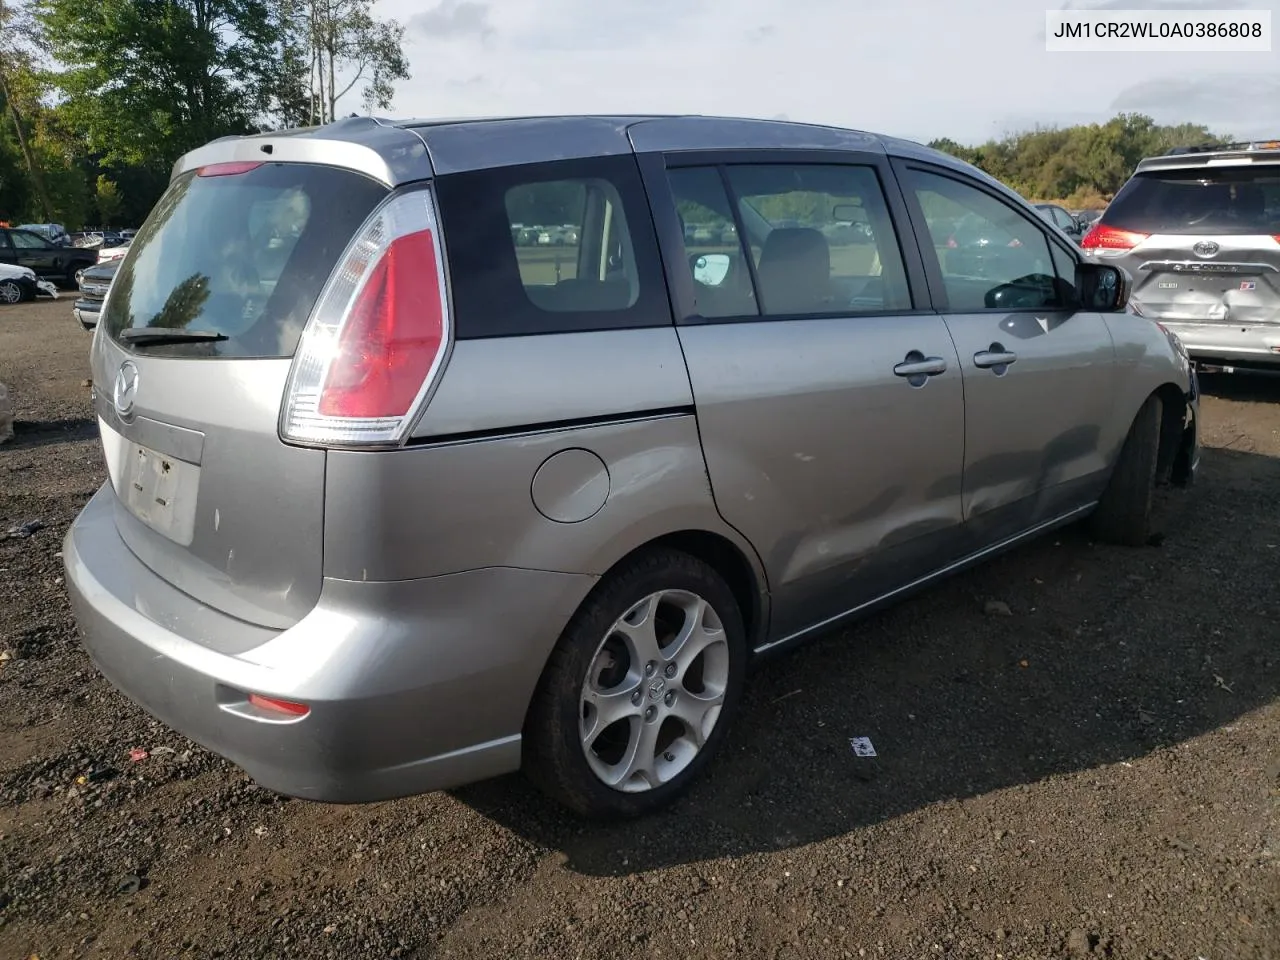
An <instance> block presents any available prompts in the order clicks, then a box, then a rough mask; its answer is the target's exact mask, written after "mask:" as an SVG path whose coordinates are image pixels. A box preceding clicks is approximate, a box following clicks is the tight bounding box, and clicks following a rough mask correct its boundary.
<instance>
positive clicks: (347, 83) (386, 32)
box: [282, 0, 409, 123]
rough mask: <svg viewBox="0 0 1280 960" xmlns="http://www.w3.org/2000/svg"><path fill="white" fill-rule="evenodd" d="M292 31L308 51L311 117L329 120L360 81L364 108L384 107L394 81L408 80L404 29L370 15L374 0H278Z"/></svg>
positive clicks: (386, 106) (387, 102)
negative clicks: (282, 6)
mask: <svg viewBox="0 0 1280 960" xmlns="http://www.w3.org/2000/svg"><path fill="white" fill-rule="evenodd" d="M282 2H283V3H284V4H288V5H290V6H286V7H285V10H286V14H285V18H286V20H288V21H289V22H290V23H291V25H292V31H291V32H292V33H293V34H294V35H295V36H297V37H299V38H300V45H301V46H303V47H305V49H306V51H307V60H306V62H307V70H308V84H307V89H308V92H309V99H310V111H309V113H310V119H311V122H314V123H331V122H333V121H334V120H336V119H337V116H338V101H340V100H341V99H342V98H343V97H345V96H346V95H347V94H348V93H350V92H351V91H352V90H353V89H355V87H356V86H357V85H358V84H361V83H363V87H362V88H361V98H362V100H363V102H364V107H365V109H366V110H367V111H370V112H372V111H373V110H375V109H379V108H380V109H387V108H389V107H390V106H391V100H392V97H393V96H394V94H395V82H396V81H397V80H408V79H409V62H408V60H406V59H405V56H404V50H403V49H402V44H403V41H404V27H402V26H401V25H400V24H399V23H397V22H396V21H394V20H378V19H377V18H375V17H374V16H373V0H282Z"/></svg>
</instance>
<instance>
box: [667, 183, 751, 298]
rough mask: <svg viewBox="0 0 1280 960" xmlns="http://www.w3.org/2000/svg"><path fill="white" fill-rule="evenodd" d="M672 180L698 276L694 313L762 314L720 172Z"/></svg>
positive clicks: (686, 245)
mask: <svg viewBox="0 0 1280 960" xmlns="http://www.w3.org/2000/svg"><path fill="white" fill-rule="evenodd" d="M667 179H668V180H669V181H670V184H671V192H672V194H673V195H674V196H675V201H676V211H677V212H678V213H679V215H680V225H681V228H682V230H683V234H684V252H685V260H686V262H687V263H688V264H689V271H690V274H691V275H692V277H693V288H694V309H695V310H696V311H697V312H698V314H699V315H700V316H703V317H710V318H723V317H747V316H757V315H759V309H758V308H757V307H756V297H755V290H754V288H753V287H752V285H751V268H750V267H749V266H747V258H746V254H745V253H744V252H743V246H742V243H741V241H740V239H739V237H738V228H737V226H736V225H735V224H734V219H733V208H732V206H731V204H730V202H729V195H728V193H726V192H725V187H724V180H723V178H722V177H721V176H720V171H719V169H718V168H716V167H682V168H679V169H675V170H671V171H669V172H668V174H667Z"/></svg>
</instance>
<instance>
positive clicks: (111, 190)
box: [94, 173, 124, 227]
mask: <svg viewBox="0 0 1280 960" xmlns="http://www.w3.org/2000/svg"><path fill="white" fill-rule="evenodd" d="M94 200H95V203H96V205H97V207H98V222H99V223H100V224H101V225H102V226H104V227H105V226H108V225H111V224H116V223H118V222H119V221H120V213H121V211H123V209H124V200H123V198H122V197H121V196H120V188H119V187H117V186H116V184H115V181H114V180H108V179H107V176H106V174H102V173H100V174H98V182H97V189H96V190H95V196H94Z"/></svg>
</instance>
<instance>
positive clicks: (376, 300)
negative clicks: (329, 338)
mask: <svg viewBox="0 0 1280 960" xmlns="http://www.w3.org/2000/svg"><path fill="white" fill-rule="evenodd" d="M436 267H437V265H436V247H435V238H434V237H433V236H432V234H431V232H430V231H429V230H422V231H419V232H418V233H411V234H409V235H408V236H405V237H400V238H399V239H397V240H395V241H393V242H392V244H391V246H390V247H388V248H387V252H386V253H384V254H383V255H382V259H380V260H379V261H378V263H377V265H376V266H375V267H374V268H373V273H372V275H371V276H370V277H369V279H368V281H367V282H366V283H365V285H364V288H363V289H362V290H361V291H360V294H359V296H358V297H357V298H356V301H355V303H353V304H352V305H351V314H350V317H349V318H348V320H347V323H346V324H345V325H344V326H343V328H342V332H341V334H340V335H339V340H338V349H337V354H336V356H335V357H334V359H333V363H332V365H331V366H330V367H329V376H328V377H327V378H326V379H325V383H324V389H323V391H322V392H321V394H320V403H319V406H318V410H319V413H320V414H321V415H322V416H326V417H368V418H373V417H402V416H404V415H405V414H406V413H408V412H409V408H410V407H411V406H412V405H413V401H414V400H415V399H416V398H417V396H418V390H419V389H420V388H421V387H422V383H423V381H424V380H425V379H426V377H427V374H428V373H429V372H430V371H431V367H432V365H433V364H434V363H435V360H436V356H437V355H438V354H439V352H440V347H441V344H442V343H443V342H444V313H443V311H442V309H441V297H440V288H439V285H438V283H437V280H436V277H437V269H436Z"/></svg>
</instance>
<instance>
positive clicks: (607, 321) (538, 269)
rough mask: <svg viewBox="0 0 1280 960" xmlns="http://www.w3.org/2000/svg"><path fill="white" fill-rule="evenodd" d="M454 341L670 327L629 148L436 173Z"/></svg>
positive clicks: (653, 241) (644, 202) (644, 201)
mask: <svg viewBox="0 0 1280 960" xmlns="http://www.w3.org/2000/svg"><path fill="white" fill-rule="evenodd" d="M436 196H437V201H438V204H439V209H440V221H441V225H442V227H443V230H444V240H445V254H446V257H447V260H448V264H449V282H450V288H451V291H452V297H453V314H454V329H455V331H456V336H457V337H458V338H459V339H469V338H478V337H494V336H525V335H531V334H546V333H569V332H574V331H586V330H610V329H624V328H635V327H653V326H663V325H667V324H670V323H671V322H672V319H671V308H670V304H669V301H668V298H667V290H666V282H665V279H664V276H663V273H662V267H661V262H660V260H659V256H658V247H657V240H656V237H655V235H654V230H653V224H652V221H651V218H650V214H649V207H648V200H647V198H646V196H645V193H644V189H643V186H642V184H641V181H640V173H639V170H638V168H637V166H636V161H635V158H634V157H630V156H624V157H598V158H592V159H586V160H565V161H557V162H554V163H540V164H527V165H518V166H510V167H499V168H494V169H489V170H481V171H475V172H468V173H458V174H450V175H448V176H444V177H441V178H439V179H438V180H437V181H436Z"/></svg>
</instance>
